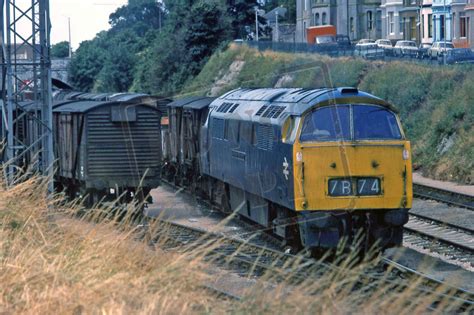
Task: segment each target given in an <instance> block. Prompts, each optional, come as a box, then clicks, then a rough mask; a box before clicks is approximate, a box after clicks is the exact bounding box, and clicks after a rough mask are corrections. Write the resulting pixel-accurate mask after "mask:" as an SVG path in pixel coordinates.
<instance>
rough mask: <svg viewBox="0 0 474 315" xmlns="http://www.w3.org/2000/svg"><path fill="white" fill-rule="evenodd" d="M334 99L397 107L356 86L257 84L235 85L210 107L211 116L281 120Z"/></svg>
mask: <svg viewBox="0 0 474 315" xmlns="http://www.w3.org/2000/svg"><path fill="white" fill-rule="evenodd" d="M335 99H337V100H338V103H340V101H341V100H342V101H343V102H347V103H366V104H377V105H380V106H383V107H386V108H389V109H391V110H392V111H395V112H396V110H395V109H394V108H393V107H392V106H391V105H390V104H389V103H387V102H386V101H384V100H382V99H380V98H378V97H375V96H373V95H371V94H369V93H366V92H362V91H359V90H357V89H356V88H351V87H344V88H322V89H301V88H276V89H273V88H257V89H242V88H241V89H236V90H233V91H230V92H228V93H226V94H224V95H222V96H221V97H219V98H218V99H216V100H215V101H214V102H212V104H211V105H210V106H211V107H214V108H215V110H214V111H213V112H212V116H213V117H222V118H225V119H227V118H228V119H239V120H259V121H260V120H261V119H268V121H269V122H273V123H278V122H280V123H281V122H282V121H283V119H284V118H286V117H287V116H288V115H295V116H301V115H302V114H304V113H305V112H306V111H308V110H310V109H312V108H314V107H317V106H324V105H328V104H331V103H332V102H333V101H334V100H335Z"/></svg>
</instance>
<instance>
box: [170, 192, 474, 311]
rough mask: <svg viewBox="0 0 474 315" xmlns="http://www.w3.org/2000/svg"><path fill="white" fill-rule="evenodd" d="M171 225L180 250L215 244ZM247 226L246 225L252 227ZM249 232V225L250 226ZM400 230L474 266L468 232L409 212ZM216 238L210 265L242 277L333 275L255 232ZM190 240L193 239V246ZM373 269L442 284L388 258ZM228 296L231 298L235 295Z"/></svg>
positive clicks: (469, 304) (473, 297) (468, 302)
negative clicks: (257, 236)
mask: <svg viewBox="0 0 474 315" xmlns="http://www.w3.org/2000/svg"><path fill="white" fill-rule="evenodd" d="M170 186H172V187H173V188H175V189H177V188H178V187H177V186H175V185H170ZM426 196H427V197H426V198H428V195H426ZM429 199H436V200H438V201H442V202H445V203H448V202H449V200H447V199H446V198H444V199H443V200H440V198H433V197H429ZM201 202H203V203H204V204H206V205H207V206H210V207H212V205H209V204H208V203H207V202H206V201H205V200H201ZM449 204H451V205H456V206H459V202H449ZM468 206H469V205H468V204H466V203H465V202H463V207H465V208H466V207H468ZM166 224H171V223H166ZM171 226H173V230H174V232H172V233H171V234H172V239H175V240H178V241H177V243H176V244H175V245H178V246H185V247H186V248H189V249H191V248H196V247H198V246H203V244H204V243H203V242H208V243H206V244H207V245H209V244H210V243H213V242H216V241H215V240H213V241H211V239H209V237H211V235H212V233H211V234H209V233H207V234H206V232H205V231H200V230H197V229H192V228H188V227H185V226H179V225H175V224H174V223H173V224H171ZM249 226H250V227H252V225H249ZM253 228H254V229H255V226H253ZM189 229H191V230H192V231H193V232H191V233H190V231H191V230H189ZM178 231H180V232H178ZM406 231H408V233H407V234H408V235H407V238H408V239H409V240H410V242H411V243H414V244H417V245H418V246H423V247H424V248H430V249H431V250H432V251H435V252H439V253H441V254H443V255H445V256H448V257H453V258H455V259H456V260H458V261H461V262H467V263H471V265H473V264H474V259H473V257H474V256H473V231H472V230H470V229H466V228H462V227H459V226H456V225H453V224H449V223H446V222H443V221H439V220H435V219H432V218H429V217H425V216H422V215H419V214H410V222H409V224H407V227H406ZM256 232H259V231H256ZM219 237H220V242H223V243H221V244H219V246H217V247H216V248H215V249H214V250H213V251H212V252H213V255H210V256H211V257H212V258H213V259H212V260H213V262H214V263H217V264H218V265H219V266H221V267H224V268H231V269H232V270H233V271H234V272H236V273H237V274H240V275H242V276H248V275H249V272H250V273H252V274H253V275H255V276H261V275H264V274H266V273H268V272H269V271H271V272H272V274H274V275H278V277H277V278H280V279H285V280H288V278H287V277H288V275H290V274H291V277H292V279H291V281H294V282H295V283H298V282H302V281H305V280H307V279H309V277H312V278H317V277H322V276H324V274H325V273H327V272H328V270H329V272H330V271H331V270H332V271H334V268H336V267H335V266H332V265H330V264H324V265H323V266H321V265H319V264H320V262H317V261H316V260H314V259H311V258H308V257H302V256H294V255H290V254H285V253H284V252H283V250H284V249H283V248H280V250H278V249H276V247H278V245H277V246H275V242H273V243H272V244H271V245H270V247H271V248H268V247H269V246H268V245H269V244H268V242H269V240H268V237H269V236H268V234H266V233H261V237H260V238H258V239H262V241H257V242H256V240H255V239H252V240H251V241H248V240H246V239H247V236H246V237H244V238H241V237H239V235H238V234H236V235H235V236H230V237H229V236H228V235H227V236H224V235H222V234H220V236H219ZM234 237H235V238H234ZM211 238H212V237H211ZM214 238H216V236H214ZM196 240H199V241H197V242H196ZM199 244H200V245H199ZM188 246H189V247H188ZM222 247H223V248H222ZM186 250H188V249H186ZM296 257H298V258H296ZM296 260H298V263H297V264H296V265H295V261H296ZM381 266H383V267H381ZM378 268H379V270H376V271H374V270H372V271H370V272H369V273H370V274H371V276H374V277H375V278H376V279H380V278H381V274H382V272H381V270H382V269H387V268H388V269H392V270H395V271H397V272H398V273H399V274H403V277H407V279H408V278H413V277H420V278H423V279H424V280H423V281H424V282H425V283H426V286H425V288H426V290H427V292H432V291H433V290H435V287H436V286H440V285H446V284H445V283H443V282H441V281H438V280H436V279H432V278H428V277H427V276H426V275H422V274H420V273H418V272H417V271H416V270H413V269H410V268H408V267H406V266H402V265H400V264H398V263H397V262H395V261H391V260H389V259H382V261H381V265H379V266H378ZM295 270H298V272H295ZM369 278H370V277H369ZM388 280H389V281H392V282H397V281H398V280H399V276H396V275H395V274H394V273H393V272H392V274H391V275H390V276H389V277H388ZM369 282H370V281H369ZM409 283H410V281H408V280H407V281H406V282H405V284H403V283H399V284H398V285H401V286H403V285H405V286H408V285H409ZM209 289H211V290H214V291H216V292H218V290H219V289H216V288H215V287H214V288H209ZM452 290H453V291H455V292H456V294H455V296H457V298H454V299H461V300H462V303H463V304H464V305H465V307H464V309H467V308H469V309H474V304H473V303H474V302H473V301H474V293H471V292H465V291H463V290H462V289H459V288H452ZM222 296H223V297H226V296H227V297H229V296H228V295H227V292H222ZM466 296H467V298H466ZM230 298H232V299H237V297H230Z"/></svg>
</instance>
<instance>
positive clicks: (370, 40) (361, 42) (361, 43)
mask: <svg viewBox="0 0 474 315" xmlns="http://www.w3.org/2000/svg"><path fill="white" fill-rule="evenodd" d="M373 43H375V40H373V39H361V40H359V41H358V42H357V44H356V47H357V46H360V45H366V44H373Z"/></svg>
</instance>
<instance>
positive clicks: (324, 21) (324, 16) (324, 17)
mask: <svg viewBox="0 0 474 315" xmlns="http://www.w3.org/2000/svg"><path fill="white" fill-rule="evenodd" d="M322 24H323V25H326V24H327V21H326V12H323V23H322Z"/></svg>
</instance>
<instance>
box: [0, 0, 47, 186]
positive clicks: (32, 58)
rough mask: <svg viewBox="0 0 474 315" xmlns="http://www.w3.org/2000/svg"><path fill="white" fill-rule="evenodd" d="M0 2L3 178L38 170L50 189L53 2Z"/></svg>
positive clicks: (8, 179)
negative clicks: (50, 5) (51, 15)
mask: <svg viewBox="0 0 474 315" xmlns="http://www.w3.org/2000/svg"><path fill="white" fill-rule="evenodd" d="M0 1H1V8H0V9H1V27H2V32H1V37H2V39H1V42H2V51H1V57H2V60H1V65H2V73H1V79H2V81H1V84H2V86H1V92H2V95H1V100H0V103H1V118H2V120H1V135H2V140H3V150H2V151H1V152H2V155H1V158H2V163H3V166H4V167H3V170H4V172H5V174H4V176H5V178H6V183H7V185H12V184H14V183H15V182H16V180H17V179H18V178H19V177H21V176H22V175H25V174H29V173H39V174H41V175H43V176H46V177H47V178H48V179H49V186H48V188H49V190H50V191H52V187H53V186H52V174H53V161H54V156H53V138H52V96H51V94H52V84H51V58H50V30H51V24H50V11H49V0H0ZM27 135H28V136H27Z"/></svg>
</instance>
